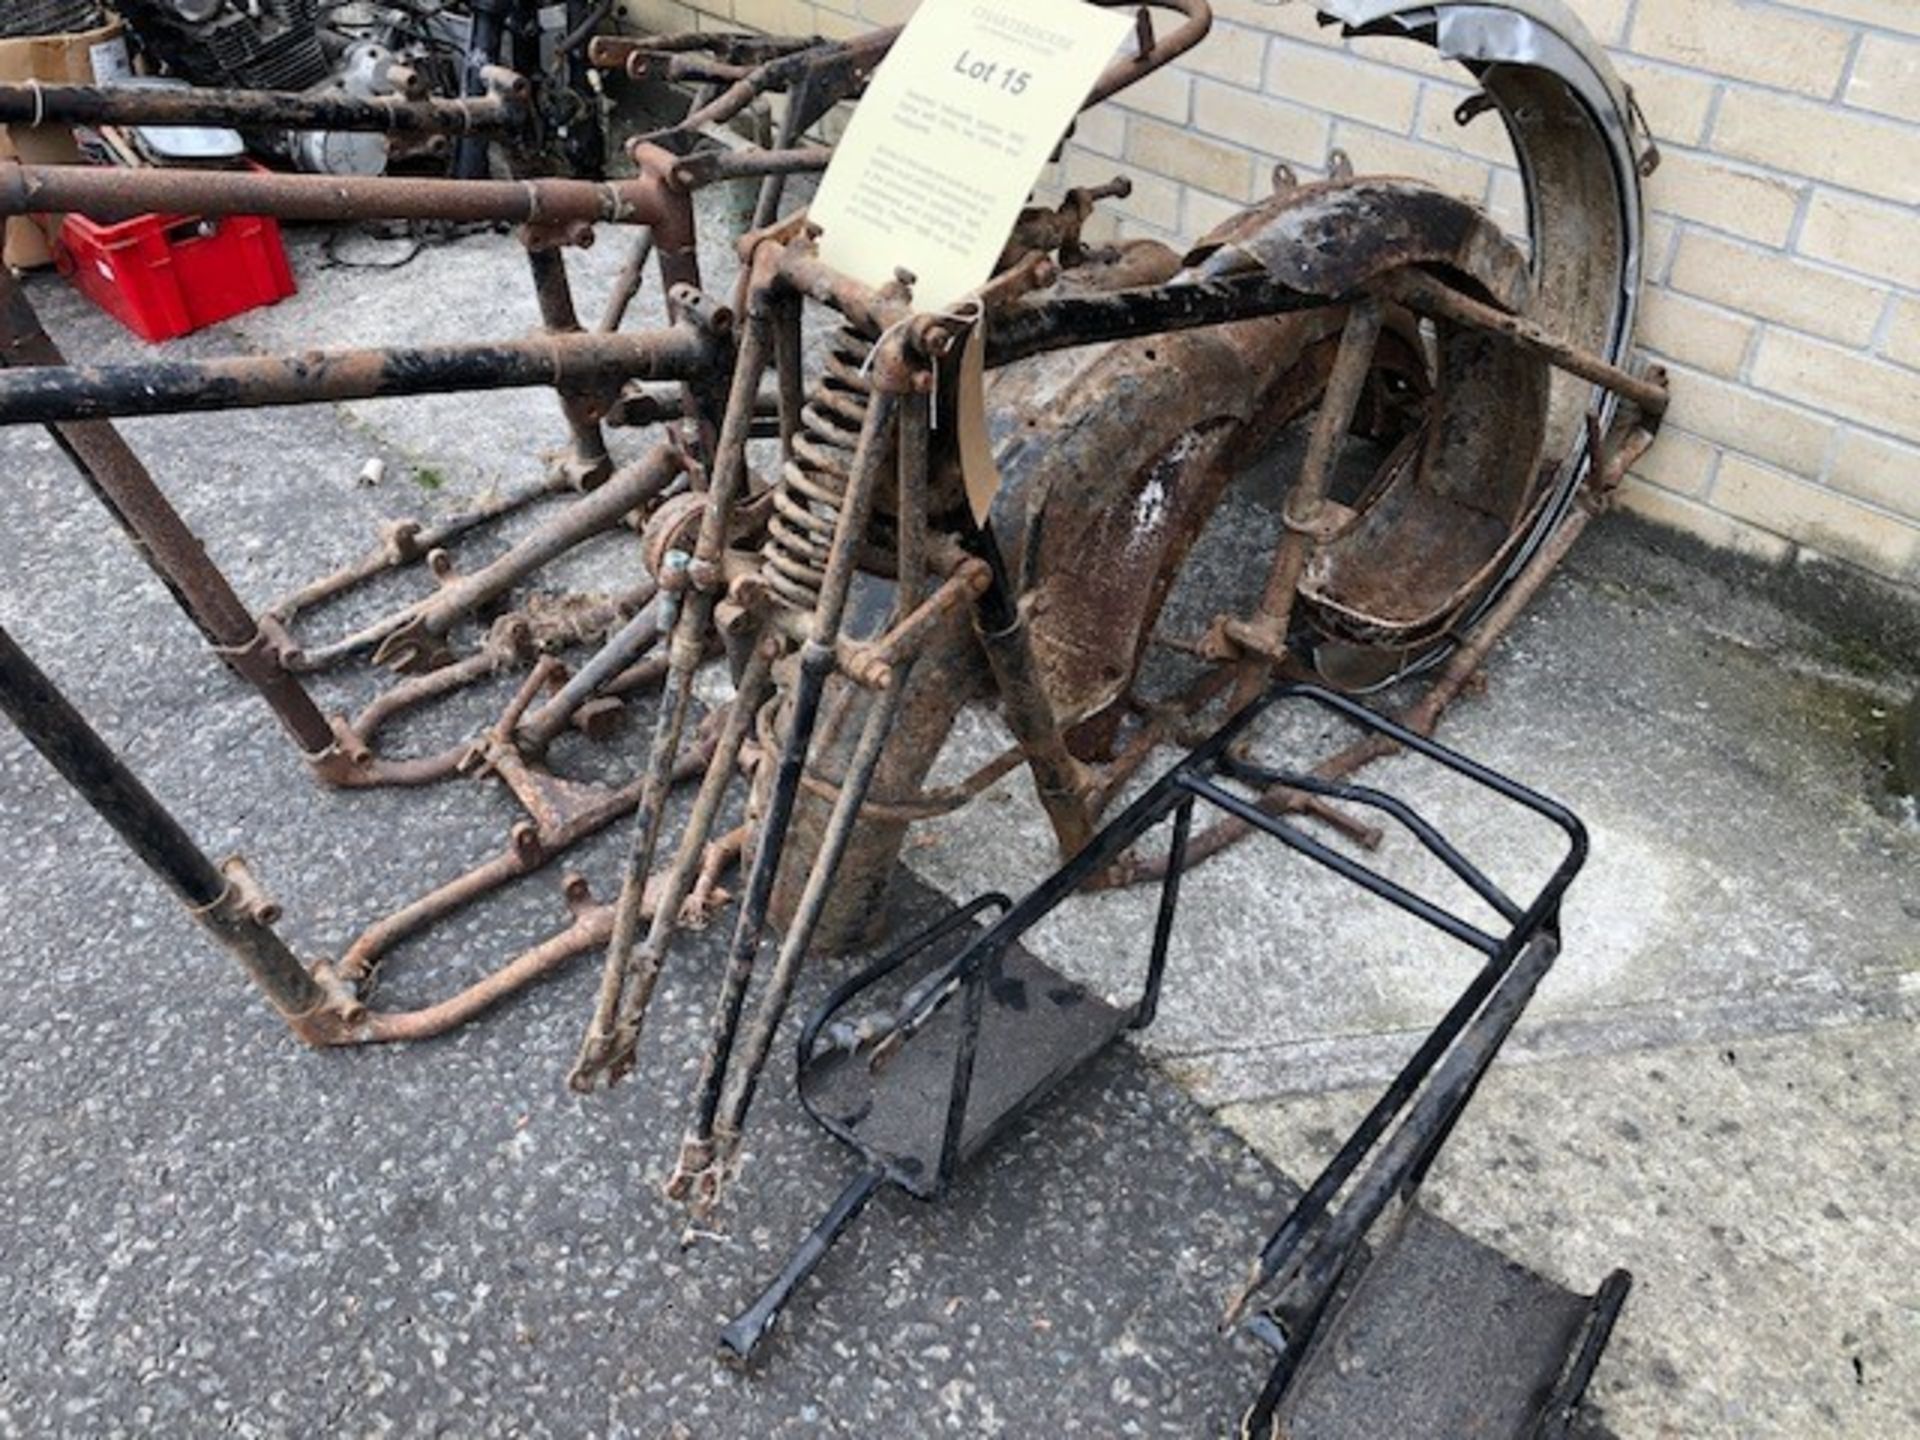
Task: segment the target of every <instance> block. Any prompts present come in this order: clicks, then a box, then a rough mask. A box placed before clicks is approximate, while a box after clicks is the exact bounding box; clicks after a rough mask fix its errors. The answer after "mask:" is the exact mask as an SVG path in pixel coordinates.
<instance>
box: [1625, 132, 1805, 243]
mask: <svg viewBox="0 0 1920 1440" xmlns="http://www.w3.org/2000/svg"><path fill="white" fill-rule="evenodd" d="M1804 189H1805V187H1804V186H1803V185H1799V184H1795V183H1793V182H1791V181H1787V180H1781V179H1778V178H1777V177H1774V176H1771V175H1756V174H1752V173H1750V172H1748V171H1744V170H1737V169H1735V168H1734V167H1733V166H1731V165H1728V164H1727V163H1725V162H1724V161H1720V160H1714V159H1711V158H1709V157H1707V156H1705V155H1701V154H1698V153H1697V152H1694V151H1690V150H1667V151H1665V152H1663V154H1662V156H1661V160H1660V168H1659V169H1658V170H1656V171H1654V172H1653V175H1652V177H1651V178H1650V179H1649V180H1648V181H1647V204H1648V205H1650V206H1651V207H1652V208H1653V209H1655V210H1660V211H1664V212H1665V213H1667V214H1669V215H1675V216H1678V217H1679V218H1680V219H1682V220H1694V221H1697V222H1699V223H1700V224H1702V225H1711V226H1713V227H1714V228H1715V229H1716V230H1731V231H1732V232H1733V233H1734V234H1736V235H1744V236H1746V237H1747V238H1748V239H1749V240H1759V241H1761V242H1763V243H1765V244H1768V245H1784V244H1786V243H1787V237H1788V236H1789V235H1791V234H1792V233H1793V220H1794V216H1795V215H1797V214H1798V213H1799V211H1800V195H1801V192H1802V190H1804Z"/></svg>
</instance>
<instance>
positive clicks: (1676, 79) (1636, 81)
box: [1613, 55, 1718, 145]
mask: <svg viewBox="0 0 1920 1440" xmlns="http://www.w3.org/2000/svg"><path fill="white" fill-rule="evenodd" d="M1613 67H1614V69H1616V70H1618V71H1619V72H1620V78H1621V79H1622V80H1624V81H1626V83H1627V84H1629V85H1631V86H1632V87H1633V93H1634V96H1635V98H1637V99H1638V100H1639V102H1640V108H1641V109H1642V110H1643V111H1645V112H1646V116H1647V123H1648V124H1649V125H1651V126H1652V127H1653V133H1654V135H1655V136H1656V137H1657V138H1658V139H1660V140H1663V141H1666V142H1668V143H1671V144H1675V145H1698V144H1699V143H1700V142H1701V141H1702V140H1703V139H1705V138H1706V134H1707V116H1708V115H1710V114H1711V113H1712V112H1713V95H1714V91H1715V90H1716V89H1717V88H1718V86H1716V85H1715V83H1714V82H1713V81H1712V80H1710V79H1708V78H1707V77H1706V76H1704V75H1696V74H1694V73H1693V72H1692V71H1690V70H1679V69H1676V68H1674V67H1673V66H1671V65H1656V64H1653V63H1652V62H1650V61H1645V60H1635V59H1632V58H1630V57H1628V56H1625V55H1616V56H1615V57H1614V61H1613Z"/></svg>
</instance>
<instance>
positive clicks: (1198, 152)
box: [1127, 117, 1253, 200]
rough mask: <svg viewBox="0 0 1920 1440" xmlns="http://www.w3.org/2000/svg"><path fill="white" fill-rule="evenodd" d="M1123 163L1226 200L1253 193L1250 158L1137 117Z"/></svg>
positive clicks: (1225, 146)
mask: <svg viewBox="0 0 1920 1440" xmlns="http://www.w3.org/2000/svg"><path fill="white" fill-rule="evenodd" d="M1127 162H1128V163H1129V164H1131V165H1141V166H1145V167H1146V168H1147V169H1148V170H1151V171H1152V172H1153V173H1154V174H1156V175H1165V176H1168V177H1169V178H1171V179H1174V180H1180V181H1184V182H1185V183H1187V184H1189V185H1197V186H1199V187H1200V188H1201V189H1202V190H1207V191H1211V192H1212V193H1213V194H1215V195H1224V196H1226V197H1227V198H1228V199H1229V200H1246V199H1249V198H1251V196H1252V194H1253V156H1251V155H1249V154H1248V153H1247V152H1246V151H1244V150H1237V149H1235V148H1234V147H1233V146H1231V145H1223V144H1221V143H1220V142H1219V141H1217V140H1209V139H1207V138H1206V136H1204V135H1199V134H1196V133H1194V132H1193V131H1191V130H1182V129H1180V128H1178V127H1177V126H1173V125H1163V124H1161V123H1160V122H1159V121H1158V120H1148V119H1146V118H1144V117H1141V118H1138V119H1136V120H1135V121H1134V122H1133V123H1132V124H1131V125H1129V126H1128V127H1127Z"/></svg>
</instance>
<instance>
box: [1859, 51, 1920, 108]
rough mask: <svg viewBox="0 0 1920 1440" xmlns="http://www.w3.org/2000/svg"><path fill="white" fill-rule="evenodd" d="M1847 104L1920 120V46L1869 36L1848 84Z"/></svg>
mask: <svg viewBox="0 0 1920 1440" xmlns="http://www.w3.org/2000/svg"><path fill="white" fill-rule="evenodd" d="M1847 103H1848V104H1849V105H1858V106H1860V107H1861V108H1862V109H1865V110H1878V111H1879V112H1880V113H1881V114H1883V115H1897V116H1899V117H1900V118H1901V119H1902V120H1920V43H1915V42H1913V41H1908V40H1890V39H1888V38H1887V37H1886V36H1885V35H1868V36H1866V37H1864V38H1863V39H1862V40H1861V41H1860V57H1859V59H1857V60H1855V61H1854V62H1853V79H1851V80H1850V81H1848V82H1847Z"/></svg>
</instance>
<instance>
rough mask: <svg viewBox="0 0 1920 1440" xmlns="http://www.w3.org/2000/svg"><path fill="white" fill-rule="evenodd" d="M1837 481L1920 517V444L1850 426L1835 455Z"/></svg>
mask: <svg viewBox="0 0 1920 1440" xmlns="http://www.w3.org/2000/svg"><path fill="white" fill-rule="evenodd" d="M1833 485H1834V488H1835V489H1838V490H1844V491H1846V492H1847V494H1849V495H1854V496H1857V497H1858V498H1860V499H1862V500H1865V501H1868V502H1870V503H1871V504H1874V505H1878V506H1880V507H1881V508H1882V509H1884V510H1892V511H1895V512H1896V513H1898V514H1901V515H1905V516H1907V517H1908V518H1909V519H1911V520H1914V521H1920V447H1915V446H1912V445H1897V444H1895V443H1894V442H1893V441H1891V440H1881V439H1878V438H1876V437H1874V436H1872V435H1862V434H1861V433H1860V432H1859V431H1858V430H1848V431H1846V432H1845V433H1843V434H1842V435H1841V437H1840V450H1839V453H1838V454H1837V455H1835V456H1834V461H1833Z"/></svg>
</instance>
